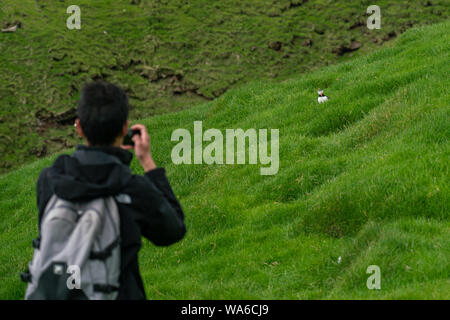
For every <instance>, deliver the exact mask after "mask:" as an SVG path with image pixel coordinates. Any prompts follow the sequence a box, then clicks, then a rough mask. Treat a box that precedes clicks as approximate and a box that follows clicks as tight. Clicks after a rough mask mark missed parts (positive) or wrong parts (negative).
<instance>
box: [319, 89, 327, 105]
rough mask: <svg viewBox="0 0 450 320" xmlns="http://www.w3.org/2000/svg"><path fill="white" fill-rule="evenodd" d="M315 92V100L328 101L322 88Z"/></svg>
mask: <svg viewBox="0 0 450 320" xmlns="http://www.w3.org/2000/svg"><path fill="white" fill-rule="evenodd" d="M317 93H318V94H319V98H317V101H318V102H319V103H324V102H326V101H328V97H327V96H326V95H324V94H323V90H320V89H319V91H317Z"/></svg>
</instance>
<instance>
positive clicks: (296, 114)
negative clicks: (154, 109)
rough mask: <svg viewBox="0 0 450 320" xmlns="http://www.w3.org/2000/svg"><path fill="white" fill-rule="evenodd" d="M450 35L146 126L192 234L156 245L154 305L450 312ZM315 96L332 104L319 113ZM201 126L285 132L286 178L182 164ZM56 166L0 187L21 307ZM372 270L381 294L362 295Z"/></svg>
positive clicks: (412, 36) (437, 28)
mask: <svg viewBox="0 0 450 320" xmlns="http://www.w3.org/2000/svg"><path fill="white" fill-rule="evenodd" d="M449 31H450V23H445V24H439V25H433V26H430V27H425V28H420V29H413V30H410V31H408V32H406V33H405V34H404V35H402V36H401V37H400V38H399V39H398V40H397V41H396V42H395V45H394V46H393V47H391V48H386V49H383V50H380V51H378V52H376V53H373V54H370V55H367V56H365V57H361V58H358V59H354V60H352V61H351V62H348V63H342V64H339V65H336V66H330V67H327V68H324V69H321V70H319V71H317V72H314V73H311V74H309V75H305V76H302V77H299V78H297V79H292V80H289V81H285V82H283V83H270V82H254V83H252V84H249V85H247V86H245V87H242V88H238V89H233V90H231V91H229V92H227V93H226V94H225V95H224V96H222V97H221V98H219V99H217V100H215V101H213V102H209V103H207V104H203V105H200V106H198V107H194V108H192V109H190V110H186V111H181V112H178V113H174V114H168V115H161V116H157V117H154V118H152V119H147V120H142V122H144V123H145V124H146V125H148V127H149V128H150V131H151V133H152V141H153V153H154V155H155V157H156V160H157V162H158V163H159V164H160V165H162V166H165V167H166V168H167V170H168V175H169V177H170V180H171V182H172V183H173V186H174V189H175V192H176V194H177V195H179V197H180V199H181V202H182V205H183V207H184V209H185V212H186V220H187V225H188V228H189V232H188V234H187V236H186V238H185V239H184V240H183V241H182V242H181V243H179V244H176V245H174V246H172V247H169V248H155V247H154V246H153V245H151V244H149V243H148V242H145V245H144V249H143V250H142V252H141V255H140V263H141V271H142V274H143V277H144V281H145V284H146V289H147V292H148V295H149V297H151V298H152V299H160V298H168V299H172V298H193V299H198V298H214V299H217V298H276V299H279V298H292V299H298V298H300V299H311V298H321V299H322V298H363V299H366V298H369V299H372V298H374V299H378V298H420V299H425V298H445V299H449V298H450V281H449V275H450V265H449V260H448V258H449V256H450V243H449V241H448V236H449V233H450V223H449V220H448V218H449V212H450V208H449V203H450V199H449V194H450V190H449V182H448V177H449V172H448V169H449V168H448V164H449V161H448V160H449V151H450V148H449V144H448V138H449V135H450V130H449V116H450V114H449V111H450V110H449V107H448V106H449V104H450V96H449V93H448V87H449V80H448V72H449V67H448V61H449V52H450V48H449V47H450V37H449V35H450V32H449ZM317 87H321V88H326V92H327V94H329V95H330V96H331V97H332V100H331V101H329V102H328V103H326V104H323V105H319V104H317V102H316V89H317ZM194 120H203V122H204V127H205V128H208V127H212V128H218V129H220V130H225V129H226V128H244V129H247V128H279V129H280V160H281V166H280V171H279V172H278V174H277V175H275V176H261V175H260V174H259V165H221V166H219V165H212V166H207V165H195V166H194V165H180V166H175V165H173V164H171V160H170V152H171V148H172V147H173V146H174V143H173V142H170V135H171V132H172V131H173V130H174V129H175V128H188V129H190V130H192V127H193V121H194ZM53 159H54V157H51V158H46V159H43V160H39V161H37V162H34V163H32V164H30V165H27V166H24V167H23V168H21V169H19V170H17V171H14V172H11V173H8V174H6V175H3V176H0V243H1V248H2V249H1V251H0V283H1V286H0V297H1V298H8V299H12V298H21V297H22V295H23V293H24V288H25V286H24V285H23V284H21V283H20V282H19V280H18V277H17V274H18V272H19V271H20V270H22V269H24V268H25V266H26V263H27V261H28V260H29V259H30V258H31V253H32V249H31V246H30V242H31V239H32V238H33V237H34V236H35V235H36V207H35V191H34V188H35V181H36V178H37V176H38V174H39V171H40V170H41V169H42V168H43V167H45V166H48V165H49V164H50V163H51V162H52V160H53ZM133 169H134V170H135V171H136V172H140V169H139V168H138V167H137V165H136V162H133ZM339 256H340V257H342V262H341V263H340V264H339V263H337V259H338V257H339ZM369 265H378V266H380V268H381V274H382V278H381V286H382V290H380V291H376V290H375V291H371V290H368V289H367V288H366V279H367V277H368V275H367V274H366V268H367V267H368V266H369Z"/></svg>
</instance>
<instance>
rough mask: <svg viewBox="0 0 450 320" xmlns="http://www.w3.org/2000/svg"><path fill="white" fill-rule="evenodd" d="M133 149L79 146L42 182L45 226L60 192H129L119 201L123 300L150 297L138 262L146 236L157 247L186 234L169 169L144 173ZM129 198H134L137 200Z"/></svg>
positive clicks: (85, 196)
mask: <svg viewBox="0 0 450 320" xmlns="http://www.w3.org/2000/svg"><path fill="white" fill-rule="evenodd" d="M132 157H133V155H132V153H131V152H129V151H126V150H122V149H120V148H115V147H86V146H78V147H77V150H76V151H75V152H74V153H73V154H72V155H62V156H60V157H58V158H57V159H56V161H55V162H54V164H53V166H51V167H49V168H46V169H44V170H43V171H42V172H41V174H40V176H39V180H38V183H37V205H38V208H39V219H38V221H39V222H38V223H39V229H40V225H41V218H42V215H43V213H44V210H45V206H46V204H47V202H48V200H49V199H50V198H51V196H52V195H53V194H54V193H56V195H57V196H58V197H60V198H63V199H66V200H69V201H80V200H89V199H94V198H98V197H103V196H116V195H119V194H125V195H129V197H126V196H125V199H128V200H127V201H124V202H126V203H120V202H118V203H117V204H118V208H119V217H120V232H121V240H122V242H121V276H120V289H119V296H118V299H145V298H146V297H145V291H144V286H143V283H142V279H141V276H140V273H139V266H138V251H139V250H140V248H141V237H142V236H144V237H145V238H147V239H149V240H150V241H152V242H153V243H154V244H155V245H157V246H168V245H170V244H173V243H175V242H177V241H179V240H181V239H182V238H183V236H184V234H185V233H186V227H185V224H184V215H183V211H182V209H181V206H180V204H179V203H178V201H177V199H176V197H175V195H174V193H173V191H172V189H171V187H170V184H169V182H168V180H167V178H166V175H165V170H164V169H163V168H157V169H155V170H151V171H149V172H147V173H146V174H145V175H143V176H139V175H133V174H132V173H131V170H130V168H129V165H130V162H131V159H132ZM129 199H131V203H128V202H130V201H129Z"/></svg>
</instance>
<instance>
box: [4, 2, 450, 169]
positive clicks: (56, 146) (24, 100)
mask: <svg viewBox="0 0 450 320" xmlns="http://www.w3.org/2000/svg"><path fill="white" fill-rule="evenodd" d="M131 2H135V3H140V4H138V5H132V4H131ZM303 2H305V3H303ZM76 3H77V4H78V5H79V6H80V7H81V13H82V29H81V30H80V31H70V30H68V29H67V28H66V26H65V25H66V19H67V18H68V15H67V14H66V9H67V7H68V6H69V4H73V2H71V1H68V0H65V1H61V0H59V1H54V0H39V1H37V0H21V1H17V0H1V3H0V24H2V26H3V25H4V26H6V24H7V23H13V22H15V21H19V22H21V24H22V27H21V28H20V29H19V30H18V31H17V32H16V33H0V52H1V55H0V105H1V106H0V173H2V172H6V171H8V170H11V169H12V168H16V167H17V166H18V165H19V164H23V163H26V162H29V161H31V160H35V159H36V157H39V156H42V155H45V154H51V153H53V152H55V151H58V150H61V148H66V147H67V146H68V145H73V143H74V141H75V137H74V136H71V135H70V133H71V132H72V129H71V126H70V125H68V126H62V127H55V126H52V127H51V128H50V129H49V130H38V129H39V128H38V124H39V121H38V119H37V118H36V117H35V112H36V111H37V110H40V109H45V110H48V111H50V112H61V111H63V110H67V109H69V108H71V107H73V106H74V105H75V102H76V100H77V99H78V95H79V93H78V90H79V88H80V87H81V85H82V84H83V83H84V82H86V81H88V80H90V79H93V78H94V79H96V78H103V79H107V80H108V81H113V82H117V83H120V84H121V85H122V86H124V87H125V89H126V90H127V92H128V93H129V95H130V97H131V102H132V104H133V105H134V106H135V109H134V111H133V114H132V115H133V117H134V118H136V119H140V118H143V117H149V116H151V115H154V114H158V113H163V112H168V111H174V110H180V109H182V108H187V107H189V106H191V105H193V104H197V103H199V102H203V101H205V98H208V99H210V98H214V97H216V96H219V95H221V94H222V93H223V92H224V91H225V90H227V89H228V88H230V87H235V86H238V85H240V84H242V83H246V82H248V81H249V80H254V79H260V78H277V79H280V78H286V77H291V76H293V75H297V74H299V73H301V72H305V71H309V70H311V69H314V68H318V67H321V66H324V65H327V64H329V63H335V62H337V61H341V60H343V59H346V58H348V56H349V55H352V54H354V53H349V54H346V55H344V56H342V57H341V56H339V55H337V54H336V53H335V52H333V50H334V49H336V48H338V47H339V46H341V45H349V43H350V42H351V41H352V40H356V41H359V42H360V43H361V44H362V47H361V49H360V50H359V51H357V52H356V54H360V53H365V52H368V51H372V50H373V49H374V48H377V47H378V46H379V45H380V44H382V43H383V42H385V41H386V39H389V34H391V36H395V35H396V34H400V33H402V32H403V31H404V30H406V29H407V28H409V27H410V26H411V25H422V24H426V23H428V24H431V23H435V22H437V21H443V20H445V19H447V18H448V16H449V13H450V11H449V7H448V6H445V3H446V1H445V0H433V1H423V0H414V1H406V0H404V1H392V0H379V1H377V5H379V6H380V7H381V8H382V29H381V30H373V31H371V30H368V29H367V28H366V26H365V22H366V19H367V16H368V15H367V14H366V9H367V7H368V6H369V5H370V4H371V3H370V2H369V1H359V0H358V1H356V0H352V1H332V0H320V1H302V0H246V1H241V0H226V1H223V0H220V1H210V0H208V1H206V0H195V1H192V0H190V1H180V0H167V1H156V0H142V1H130V0H105V1H91V0H78V1H76ZM358 23H359V24H358ZM105 31H106V33H105ZM305 40H311V41H312V46H311V47H309V46H305V45H304V42H305ZM275 41H279V42H280V43H281V44H282V48H281V50H280V51H279V52H277V51H274V50H272V49H270V48H269V44H270V43H271V42H275ZM173 75H177V77H178V78H179V79H177V80H175V81H174V82H173V83H171V82H170V81H173V80H171V79H173ZM164 76H167V77H166V78H164ZM12 141H14V142H15V144H13V143H11V142H12ZM16 144H19V145H20V146H21V147H20V148H17V147H16Z"/></svg>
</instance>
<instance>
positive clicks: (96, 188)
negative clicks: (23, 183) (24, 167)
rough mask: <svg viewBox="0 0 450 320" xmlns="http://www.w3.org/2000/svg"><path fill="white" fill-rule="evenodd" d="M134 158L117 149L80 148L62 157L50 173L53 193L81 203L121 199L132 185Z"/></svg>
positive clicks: (57, 160) (130, 154) (128, 153)
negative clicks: (117, 196) (116, 197)
mask: <svg viewBox="0 0 450 320" xmlns="http://www.w3.org/2000/svg"><path fill="white" fill-rule="evenodd" d="M132 158H133V154H132V153H131V152H129V151H126V150H123V149H120V148H116V147H87V146H77V149H76V151H75V152H74V153H73V154H72V155H62V156H60V157H58V158H57V159H56V161H55V162H54V164H53V166H52V167H51V168H50V170H49V173H48V174H49V178H50V181H51V183H52V186H51V187H52V189H53V192H54V193H55V194H56V195H57V196H58V197H60V198H62V199H65V200H69V201H77V200H89V199H93V198H98V197H105V196H113V195H117V194H118V193H119V192H120V190H121V189H122V188H123V187H124V186H125V185H126V184H127V183H128V182H129V181H130V179H131V178H132V173H131V170H130V168H129V165H130V162H131V160H132Z"/></svg>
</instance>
